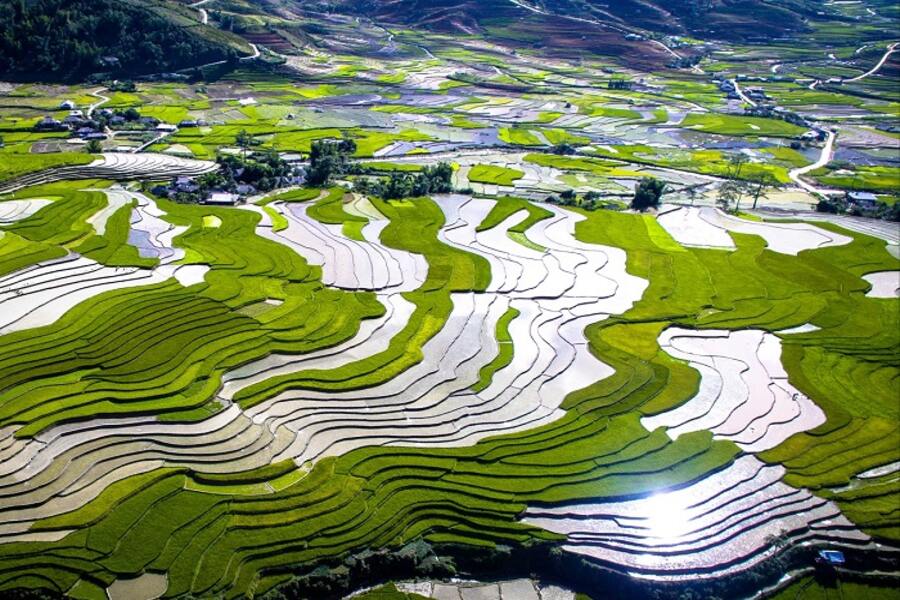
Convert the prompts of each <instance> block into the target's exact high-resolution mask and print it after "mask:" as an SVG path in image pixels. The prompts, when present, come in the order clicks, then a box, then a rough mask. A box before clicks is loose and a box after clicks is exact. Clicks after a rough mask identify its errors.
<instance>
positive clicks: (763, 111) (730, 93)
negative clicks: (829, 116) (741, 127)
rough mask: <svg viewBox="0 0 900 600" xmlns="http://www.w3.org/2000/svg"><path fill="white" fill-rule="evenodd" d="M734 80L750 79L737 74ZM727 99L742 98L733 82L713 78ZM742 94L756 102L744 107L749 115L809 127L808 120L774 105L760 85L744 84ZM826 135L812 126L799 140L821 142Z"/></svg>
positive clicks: (757, 79) (760, 79) (745, 112)
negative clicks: (753, 104)
mask: <svg viewBox="0 0 900 600" xmlns="http://www.w3.org/2000/svg"><path fill="white" fill-rule="evenodd" d="M735 79H736V80H744V81H750V80H751V79H750V78H748V77H744V76H738V77H736V78H735ZM753 80H755V81H763V79H762V78H754V79H753ZM713 81H714V83H716V84H717V85H718V86H719V90H721V91H722V92H723V93H724V94H725V95H726V96H727V97H728V99H729V100H743V98H742V97H741V95H740V94H739V93H738V89H737V86H736V85H735V82H734V81H732V80H730V79H722V78H721V77H716V78H715V79H714V80H713ZM741 91H742V92H743V93H744V96H746V97H747V98H749V99H750V100H752V101H753V102H755V103H756V106H748V107H745V108H744V114H746V115H747V116H750V117H763V118H766V119H780V120H782V121H786V122H788V123H791V124H793V125H797V126H798V127H811V125H810V122H809V121H808V120H806V119H805V118H804V117H802V116H800V115H798V114H797V113H795V112H792V111H789V110H788V109H786V108H784V107H783V106H778V105H776V104H775V103H774V102H773V101H772V98H770V97H769V95H768V94H766V90H764V89H763V88H761V87H753V86H746V87H743V88H742V89H741ZM827 137H828V133H827V132H826V131H824V130H822V129H817V128H812V129H810V130H809V131H807V132H806V133H804V134H803V135H801V136H800V139H799V140H798V143H799V142H821V141H824V140H825V139H826V138H827Z"/></svg>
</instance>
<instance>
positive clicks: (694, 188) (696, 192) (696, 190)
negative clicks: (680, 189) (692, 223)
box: [684, 185, 700, 206]
mask: <svg viewBox="0 0 900 600" xmlns="http://www.w3.org/2000/svg"><path fill="white" fill-rule="evenodd" d="M684 194H685V196H687V197H688V200H690V201H691V206H693V205H694V203H695V202H696V201H697V198H698V197H699V196H700V186H699V185H691V186H688V187H686V188H684Z"/></svg>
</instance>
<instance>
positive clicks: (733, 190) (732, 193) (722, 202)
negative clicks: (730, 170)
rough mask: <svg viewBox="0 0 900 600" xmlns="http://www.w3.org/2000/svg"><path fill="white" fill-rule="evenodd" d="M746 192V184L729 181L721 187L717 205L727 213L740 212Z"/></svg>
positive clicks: (733, 180)
mask: <svg viewBox="0 0 900 600" xmlns="http://www.w3.org/2000/svg"><path fill="white" fill-rule="evenodd" d="M744 192H745V184H744V183H743V182H742V181H738V180H735V179H729V180H728V181H726V182H725V183H723V184H722V185H721V187H719V193H718V196H717V197H716V204H718V205H719V208H721V209H722V210H723V211H725V212H738V211H739V210H740V209H741V198H743V196H744Z"/></svg>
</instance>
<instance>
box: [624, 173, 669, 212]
mask: <svg viewBox="0 0 900 600" xmlns="http://www.w3.org/2000/svg"><path fill="white" fill-rule="evenodd" d="M665 191H666V182H664V181H660V180H659V179H656V178H655V177H648V178H646V179H642V180H641V182H640V183H639V184H638V186H637V189H635V190H634V198H633V199H632V201H631V208H633V209H635V210H639V211H641V212H643V211H645V210H647V209H648V208H656V207H657V206H659V200H660V198H662V195H663V193H665Z"/></svg>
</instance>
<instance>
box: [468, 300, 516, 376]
mask: <svg viewBox="0 0 900 600" xmlns="http://www.w3.org/2000/svg"><path fill="white" fill-rule="evenodd" d="M518 316H519V311H517V310H516V309H514V308H510V309H509V310H507V311H506V312H505V313H503V316H502V317H500V319H499V320H498V321H497V327H496V330H495V332H494V336H495V339H496V340H497V344H499V346H500V349H499V352H497V356H495V357H494V359H493V360H492V361H491V362H489V363H488V364H486V365H485V366H483V367H482V368H481V371H479V373H478V382H477V383H475V385H473V386H472V388H471V389H472V391H473V392H475V393H478V392H481V391H484V390H485V389H487V387H488V386H489V385H490V384H491V378H492V377H493V375H494V373H496V372H497V371H499V370H500V369H502V368H503V367H506V366H508V365H509V364H510V363H511V362H512V359H513V353H514V352H515V349H514V348H513V344H512V338H511V337H510V335H509V324H510V323H512V321H513V319H515V318H516V317H518Z"/></svg>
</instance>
